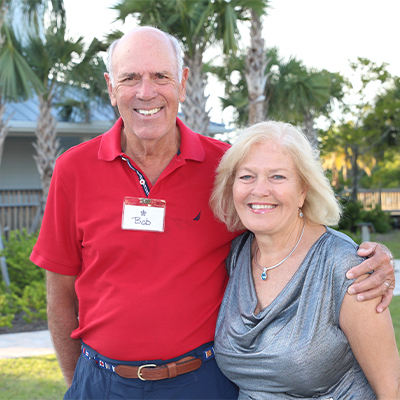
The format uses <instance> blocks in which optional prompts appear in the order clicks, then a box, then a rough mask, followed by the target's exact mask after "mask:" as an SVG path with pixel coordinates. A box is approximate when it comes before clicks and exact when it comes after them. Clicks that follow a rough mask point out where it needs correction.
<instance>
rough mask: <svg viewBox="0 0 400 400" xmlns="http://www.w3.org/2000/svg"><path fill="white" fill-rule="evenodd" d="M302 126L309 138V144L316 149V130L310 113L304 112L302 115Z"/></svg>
mask: <svg viewBox="0 0 400 400" xmlns="http://www.w3.org/2000/svg"><path fill="white" fill-rule="evenodd" d="M304 127H305V129H304V133H305V135H306V136H307V139H308V140H309V142H310V144H311V146H312V147H313V148H314V149H318V147H319V142H318V132H317V130H316V129H315V128H314V117H313V116H312V115H311V113H306V114H305V115H304Z"/></svg>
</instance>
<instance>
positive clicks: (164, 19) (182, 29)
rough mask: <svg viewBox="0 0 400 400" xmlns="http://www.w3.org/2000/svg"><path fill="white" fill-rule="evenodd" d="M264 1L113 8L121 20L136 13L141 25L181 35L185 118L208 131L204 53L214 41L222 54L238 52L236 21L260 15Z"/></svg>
mask: <svg viewBox="0 0 400 400" xmlns="http://www.w3.org/2000/svg"><path fill="white" fill-rule="evenodd" d="M265 4H266V1H265V0H231V1H227V0H214V1H209V0H201V1H191V0H148V1H146V2H144V1H140V0H122V1H121V2H120V3H119V4H117V5H116V6H115V7H114V9H116V10H118V11H119V13H120V14H119V17H118V19H121V20H122V21H125V19H126V17H127V16H128V15H130V14H133V15H134V16H136V17H137V18H138V20H139V23H140V24H141V25H153V26H158V27H159V28H160V29H162V30H164V31H166V32H168V33H171V34H172V35H175V36H177V37H179V38H180V39H181V41H182V43H183V47H184V63H185V65H186V66H188V67H189V68H190V79H189V81H188V84H187V88H186V101H185V102H184V103H183V104H182V112H183V114H184V120H185V123H186V124H187V125H189V126H190V127H191V128H192V129H193V130H195V131H196V132H200V133H203V134H208V125H209V121H210V118H209V116H208V112H209V111H207V110H206V102H207V98H208V97H207V96H206V95H205V87H206V84H207V75H206V73H205V70H204V53H205V51H206V49H207V48H209V47H210V46H211V45H215V44H222V49H223V54H225V55H233V54H235V53H236V51H237V47H238V46H237V43H238V38H239V30H238V27H237V21H238V20H248V19H249V18H250V10H252V9H254V10H256V11H257V13H258V15H261V14H262V11H261V10H263V9H264V7H265Z"/></svg>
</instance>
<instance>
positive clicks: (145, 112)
mask: <svg viewBox="0 0 400 400" xmlns="http://www.w3.org/2000/svg"><path fill="white" fill-rule="evenodd" d="M160 110H161V108H153V109H152V110H139V109H137V108H135V111H137V112H138V113H139V114H141V115H145V116H147V115H154V114H156V113H158V112H159V111H160Z"/></svg>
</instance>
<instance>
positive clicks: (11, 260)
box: [0, 229, 45, 295]
mask: <svg viewBox="0 0 400 400" xmlns="http://www.w3.org/2000/svg"><path fill="white" fill-rule="evenodd" d="M37 237H38V234H37V233H28V232H27V231H26V230H25V229H24V230H22V231H12V232H10V236H9V239H8V240H4V250H3V251H1V252H0V256H5V258H6V263H7V268H8V275H9V277H10V281H11V282H12V284H13V285H15V286H16V287H15V289H14V290H15V291H16V292H17V293H18V294H19V295H21V294H22V291H23V290H24V288H25V286H28V285H30V284H31V283H32V282H35V281H39V282H40V281H42V282H44V278H45V271H44V270H43V269H42V268H39V267H37V266H36V265H35V264H33V263H32V262H31V261H30V260H29V256H30V254H31V252H32V249H33V246H34V245H35V243H36V241H37Z"/></svg>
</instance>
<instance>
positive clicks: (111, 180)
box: [31, 119, 235, 361]
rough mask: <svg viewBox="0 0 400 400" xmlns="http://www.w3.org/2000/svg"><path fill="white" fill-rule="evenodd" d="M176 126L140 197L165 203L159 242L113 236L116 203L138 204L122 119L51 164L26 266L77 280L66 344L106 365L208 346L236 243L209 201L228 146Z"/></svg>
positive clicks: (140, 234)
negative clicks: (79, 344) (168, 150)
mask: <svg viewBox="0 0 400 400" xmlns="http://www.w3.org/2000/svg"><path fill="white" fill-rule="evenodd" d="M177 124H178V126H179V129H180V132H181V148H180V152H179V154H177V155H176V156H175V157H174V158H173V159H172V160H171V162H170V163H169V165H168V166H167V167H166V168H165V170H164V171H163V173H162V174H161V176H160V177H159V178H158V180H157V182H156V183H155V185H154V186H152V187H151V185H150V184H149V185H150V193H149V196H148V197H149V198H150V199H160V200H165V201H166V213H165V230H164V232H162V233H161V232H145V231H134V230H123V229H122V228H121V218H122V209H123V201H124V198H125V197H126V196H132V197H145V195H144V192H143V188H142V186H141V185H140V184H139V177H138V175H137V173H136V172H135V171H134V170H132V169H131V168H130V166H129V165H128V163H127V161H124V160H123V159H122V157H121V156H123V157H125V158H126V156H125V155H124V154H123V153H122V152H121V138H120V132H121V127H122V120H121V119H120V120H118V121H117V123H116V124H115V125H114V127H113V128H112V129H111V130H110V131H108V132H106V133H105V134H103V135H101V136H99V137H96V138H95V139H93V140H91V141H89V142H85V143H82V144H80V145H78V146H76V147H74V148H72V149H70V150H68V151H67V152H65V153H64V154H63V155H62V156H60V157H59V158H58V160H57V163H56V168H55V170H54V175H53V179H52V183H51V187H50V192H49V196H48V200H47V205H46V211H45V214H44V219H43V224H42V228H41V231H40V235H39V239H38V242H37V244H36V245H35V247H34V249H33V252H32V255H31V260H32V261H33V262H34V263H35V264H37V265H39V266H40V267H42V268H44V269H47V270H49V271H53V272H56V273H59V274H64V275H77V279H76V283H75V287H76V293H77V296H78V299H79V328H78V329H76V330H75V331H74V332H73V333H72V337H73V338H75V339H77V338H81V339H82V340H83V341H84V342H85V343H87V344H88V345H89V346H91V347H92V348H94V349H96V351H98V352H99V353H101V354H103V355H105V356H107V357H109V358H114V359H119V360H138V361H139V360H151V359H169V358H173V357H177V356H179V355H180V354H183V353H186V352H188V351H190V350H192V349H194V348H196V347H198V346H200V345H202V344H204V343H206V342H208V341H211V340H213V338H214V329H215V323H216V319H217V315H218V309H219V306H220V303H221V300H222V296H223V292H224V289H225V285H226V283H227V274H226V270H225V263H224V260H225V258H226V257H227V255H228V252H229V249H230V242H231V240H232V239H233V237H234V236H235V235H233V234H230V233H228V232H227V230H226V228H225V226H224V225H223V224H222V223H219V222H217V221H216V220H215V218H214V216H213V213H212V211H211V210H210V207H209V205H208V201H209V196H210V193H211V190H212V185H213V181H214V174H215V169H216V166H217V164H218V162H219V160H220V159H221V157H222V155H223V153H224V152H225V151H226V149H227V147H228V145H227V144H225V143H222V142H220V141H217V140H214V139H211V138H208V137H205V136H201V135H198V134H196V133H194V132H192V131H191V130H189V129H188V128H187V127H186V126H185V125H183V123H182V122H181V121H180V120H179V119H177ZM131 164H132V166H133V167H135V168H137V169H138V170H139V171H140V169H139V168H138V167H137V166H136V165H135V164H134V163H133V162H132V161H131ZM140 172H142V171H140ZM142 173H143V172H142ZM143 175H144V174H143Z"/></svg>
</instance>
